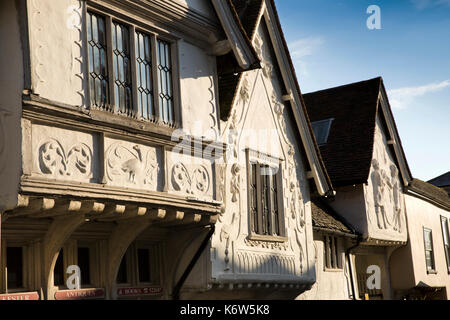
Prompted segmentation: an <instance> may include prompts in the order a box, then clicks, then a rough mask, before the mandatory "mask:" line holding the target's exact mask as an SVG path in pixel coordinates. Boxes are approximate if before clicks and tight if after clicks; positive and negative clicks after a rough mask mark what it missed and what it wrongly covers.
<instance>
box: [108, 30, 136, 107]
mask: <svg viewBox="0 0 450 320" xmlns="http://www.w3.org/2000/svg"><path fill="white" fill-rule="evenodd" d="M112 38H113V40H112V47H113V65H114V102H115V105H114V107H115V110H116V111H119V112H121V113H128V114H130V112H131V111H132V108H133V106H132V98H131V64H130V40H129V39H130V35H129V31H128V28H127V27H126V26H124V25H122V24H120V23H116V22H113V28H112Z"/></svg>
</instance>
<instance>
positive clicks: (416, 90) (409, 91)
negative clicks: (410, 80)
mask: <svg viewBox="0 0 450 320" xmlns="http://www.w3.org/2000/svg"><path fill="white" fill-rule="evenodd" d="M446 88H450V80H445V81H442V82H439V83H430V84H427V85H424V86H419V87H405V88H400V89H394V90H391V91H389V92H388V95H389V101H390V103H391V106H392V107H393V108H396V109H405V108H407V107H408V105H409V104H411V102H413V100H414V98H415V97H421V96H424V95H426V94H429V93H432V92H437V91H440V90H443V89H446Z"/></svg>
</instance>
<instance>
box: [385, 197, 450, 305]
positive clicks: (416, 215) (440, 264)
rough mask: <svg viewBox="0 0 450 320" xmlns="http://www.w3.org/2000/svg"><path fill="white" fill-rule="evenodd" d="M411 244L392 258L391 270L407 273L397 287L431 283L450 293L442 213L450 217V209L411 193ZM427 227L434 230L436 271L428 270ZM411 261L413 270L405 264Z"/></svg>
mask: <svg viewBox="0 0 450 320" xmlns="http://www.w3.org/2000/svg"><path fill="white" fill-rule="evenodd" d="M405 202H406V210H407V217H408V231H409V244H408V246H407V247H404V248H401V249H399V250H398V251H397V252H395V253H394V254H393V256H392V258H391V270H392V271H393V272H394V273H395V274H402V273H404V276H403V277H401V278H399V279H398V281H395V282H393V285H394V288H395V289H411V288H412V287H414V286H417V285H419V283H422V284H424V285H427V286H430V287H446V290H447V298H448V297H450V275H449V272H448V269H447V262H446V258H445V252H444V241H443V235H442V227H441V216H442V217H446V218H447V219H450V212H449V211H447V210H444V209H441V208H440V207H437V206H435V205H433V204H431V203H429V202H427V201H424V200H422V199H419V198H417V197H415V196H412V195H409V194H407V195H406V196H405ZM423 228H428V229H431V230H432V235H433V250H434V259H435V264H436V273H435V274H429V273H427V267H426V261H425V245H424V236H423ZM408 265H411V266H412V267H413V270H410V268H406V270H405V266H408Z"/></svg>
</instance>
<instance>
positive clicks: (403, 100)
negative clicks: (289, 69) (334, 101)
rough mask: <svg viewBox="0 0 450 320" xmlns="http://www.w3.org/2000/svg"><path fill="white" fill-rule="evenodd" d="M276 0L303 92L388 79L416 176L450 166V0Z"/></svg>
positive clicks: (430, 175) (423, 176)
mask: <svg viewBox="0 0 450 320" xmlns="http://www.w3.org/2000/svg"><path fill="white" fill-rule="evenodd" d="M276 4H277V8H278V11H279V15H280V18H281V23H282V25H283V30H284V33H285V36H286V38H287V41H288V43H289V47H290V51H291V55H292V58H293V60H294V63H295V67H296V71H297V75H298V77H299V81H300V87H301V89H302V92H303V93H308V92H312V91H316V90H321V89H325V88H330V87H334V86H338V85H342V84H347V83H351V82H356V81H361V80H367V79H371V78H374V77H377V76H382V77H383V79H384V83H385V86H386V90H388V94H389V99H390V102H391V105H392V107H393V112H394V117H395V120H396V122H397V127H398V130H399V132H400V137H401V139H402V143H403V147H404V149H405V152H406V157H407V159H408V163H409V166H410V168H411V171H412V173H413V176H414V177H416V178H419V179H422V180H429V179H431V178H434V177H436V176H439V175H441V174H443V173H445V172H447V171H450V0H386V1H375V0H369V1H366V0H343V1H337V0H276ZM370 5H377V6H379V7H380V9H381V28H382V29H381V30H369V29H368V28H367V24H366V21H367V19H368V18H369V17H370V14H367V13H366V10H367V8H368V7H369V6H370Z"/></svg>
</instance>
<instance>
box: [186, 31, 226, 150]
mask: <svg viewBox="0 0 450 320" xmlns="http://www.w3.org/2000/svg"><path fill="white" fill-rule="evenodd" d="M178 48H179V61H180V90H181V104H182V106H181V111H182V121H183V129H184V131H185V132H186V133H188V134H190V135H192V136H195V137H199V138H201V137H205V138H206V139H208V140H213V141H216V140H218V139H219V120H218V99H217V96H218V94H217V76H216V74H217V71H216V58H215V57H214V56H211V55H208V54H207V53H206V52H205V51H204V50H202V49H200V48H199V47H196V46H194V45H192V44H189V43H188V42H185V41H182V40H181V41H179V43H178Z"/></svg>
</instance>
